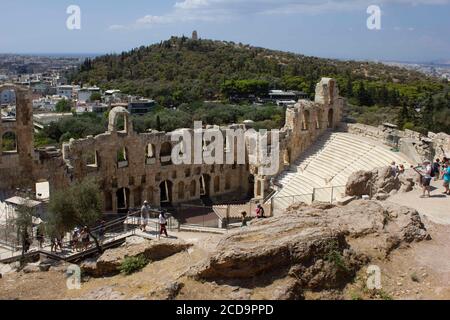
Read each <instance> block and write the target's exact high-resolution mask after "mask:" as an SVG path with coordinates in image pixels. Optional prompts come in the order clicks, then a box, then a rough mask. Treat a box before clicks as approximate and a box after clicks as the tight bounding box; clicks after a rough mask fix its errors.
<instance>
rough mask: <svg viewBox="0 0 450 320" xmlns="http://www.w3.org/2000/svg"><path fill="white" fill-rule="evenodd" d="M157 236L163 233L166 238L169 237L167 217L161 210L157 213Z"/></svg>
mask: <svg viewBox="0 0 450 320" xmlns="http://www.w3.org/2000/svg"><path fill="white" fill-rule="evenodd" d="M159 228H160V229H159V236H161V235H162V234H163V233H164V234H165V235H166V238H168V237H169V235H168V234H167V219H166V215H165V213H164V212H161V213H160V214H159Z"/></svg>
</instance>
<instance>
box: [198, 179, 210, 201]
mask: <svg viewBox="0 0 450 320" xmlns="http://www.w3.org/2000/svg"><path fill="white" fill-rule="evenodd" d="M210 195H211V176H210V175H208V174H204V175H202V176H201V178H200V196H206V197H209V196H210Z"/></svg>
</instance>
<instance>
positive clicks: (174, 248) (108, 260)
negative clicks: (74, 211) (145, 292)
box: [81, 240, 192, 277]
mask: <svg viewBox="0 0 450 320" xmlns="http://www.w3.org/2000/svg"><path fill="white" fill-rule="evenodd" d="M191 246H192V244H189V243H186V242H184V241H180V240H164V241H150V240H144V241H134V240H132V241H128V242H127V243H125V244H124V245H122V246H121V247H119V248H116V249H110V250H107V251H105V252H104V253H103V254H102V255H101V256H100V257H99V258H98V259H97V260H93V259H88V260H86V261H84V262H83V263H82V264H81V269H82V270H83V272H85V273H86V274H88V275H91V276H95V277H102V276H113V275H116V274H118V273H119V271H118V267H119V266H120V265H121V263H122V262H123V260H124V259H125V258H127V257H137V256H140V255H143V256H144V257H145V258H146V259H147V260H149V261H158V260H162V259H165V258H167V257H170V256H172V255H174V254H176V253H179V252H181V251H184V250H187V249H189V248H190V247H191Z"/></svg>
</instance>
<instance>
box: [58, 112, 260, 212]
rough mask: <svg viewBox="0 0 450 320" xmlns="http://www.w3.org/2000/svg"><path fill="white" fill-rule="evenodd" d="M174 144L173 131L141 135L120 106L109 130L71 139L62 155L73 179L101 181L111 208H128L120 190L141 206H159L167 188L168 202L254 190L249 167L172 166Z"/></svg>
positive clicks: (129, 202)
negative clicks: (120, 119)
mask: <svg viewBox="0 0 450 320" xmlns="http://www.w3.org/2000/svg"><path fill="white" fill-rule="evenodd" d="M118 117H124V118H125V123H126V128H125V130H123V131H118V130H117V127H116V126H115V122H116V118H118ZM186 130H187V129H186ZM188 131H189V132H192V130H188ZM175 144H176V143H173V142H172V141H171V134H170V133H165V132H151V133H144V134H137V133H136V132H134V131H133V128H132V122H131V119H130V118H129V113H128V111H126V110H125V109H121V108H115V109H113V111H112V112H111V113H110V125H109V129H108V132H106V133H104V134H101V135H98V136H96V137H88V138H87V139H82V140H72V141H70V143H68V144H65V145H64V148H63V158H64V160H65V162H66V164H67V166H68V168H69V172H70V175H71V178H72V180H73V181H77V180H81V179H83V178H85V177H87V176H90V177H97V178H98V179H99V181H101V185H102V190H103V192H104V196H105V210H106V211H113V212H116V211H117V210H118V209H123V205H124V203H123V200H122V203H120V202H121V200H120V198H121V196H122V195H121V193H122V194H125V195H126V196H125V197H124V198H125V199H126V200H125V201H126V203H125V207H137V206H140V205H142V202H143V201H144V200H147V201H149V203H150V204H152V205H155V206H159V205H160V204H161V201H162V200H163V199H161V189H163V190H164V189H166V188H167V189H168V193H169V197H170V199H169V200H170V201H167V202H170V203H171V204H177V203H182V202H189V201H194V200H199V199H200V197H201V196H202V195H206V196H209V197H210V198H211V199H221V198H224V197H225V196H229V197H233V198H234V199H242V198H245V196H246V195H247V194H248V192H249V188H253V185H252V184H251V183H249V177H250V174H249V169H248V168H247V166H245V165H204V164H203V165H202V164H199V165H174V164H172V162H171V152H172V148H173V147H174V146H175ZM149 148H150V149H151V150H152V151H149ZM122 150H125V154H126V157H125V158H126V160H125V159H123V160H124V161H118V158H117V156H118V153H121V152H122ZM92 159H95V160H92ZM202 184H204V188H203V190H201V189H202V188H201V185H202Z"/></svg>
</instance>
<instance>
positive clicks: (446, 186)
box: [443, 161, 450, 196]
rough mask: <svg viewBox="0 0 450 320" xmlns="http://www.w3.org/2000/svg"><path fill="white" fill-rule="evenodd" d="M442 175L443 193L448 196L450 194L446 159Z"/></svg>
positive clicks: (448, 166) (449, 178) (449, 173)
mask: <svg viewBox="0 0 450 320" xmlns="http://www.w3.org/2000/svg"><path fill="white" fill-rule="evenodd" d="M443 172H444V175H443V179H444V188H445V191H444V193H445V194H446V195H448V196H450V164H449V162H448V161H447V163H445V164H444V170H443Z"/></svg>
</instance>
